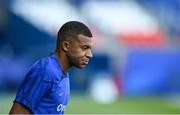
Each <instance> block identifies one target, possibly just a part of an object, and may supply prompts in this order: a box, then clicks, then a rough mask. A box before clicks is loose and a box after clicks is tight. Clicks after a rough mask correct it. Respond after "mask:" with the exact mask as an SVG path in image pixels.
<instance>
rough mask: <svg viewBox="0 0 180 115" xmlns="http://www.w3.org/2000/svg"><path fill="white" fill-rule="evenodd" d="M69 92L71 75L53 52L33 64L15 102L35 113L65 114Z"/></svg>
mask: <svg viewBox="0 0 180 115" xmlns="http://www.w3.org/2000/svg"><path fill="white" fill-rule="evenodd" d="M69 94H70V88H69V75H68V73H64V72H63V70H62V67H61V65H60V64H59V63H58V60H57V57H56V56H55V55H54V54H52V55H50V56H49V57H46V58H42V59H40V60H38V61H37V62H36V63H35V64H33V65H32V67H31V69H30V71H29V72H28V73H27V75H26V77H25V79H24V81H23V83H22V84H21V86H20V87H19V89H18V92H17V95H16V98H15V100H14V102H17V103H20V104H21V105H24V106H26V107H27V108H29V109H30V110H31V111H32V113H33V114H63V113H64V110H65V108H66V106H67V102H68V99H69Z"/></svg>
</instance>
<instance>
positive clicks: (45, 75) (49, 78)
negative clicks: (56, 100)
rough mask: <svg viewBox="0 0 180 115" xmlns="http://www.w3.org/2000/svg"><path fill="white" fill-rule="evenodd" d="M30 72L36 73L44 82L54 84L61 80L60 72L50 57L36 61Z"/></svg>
mask: <svg viewBox="0 0 180 115" xmlns="http://www.w3.org/2000/svg"><path fill="white" fill-rule="evenodd" d="M30 71H32V72H34V73H36V74H37V75H38V77H41V79H42V80H44V81H45V82H56V81H59V80H60V79H61V76H62V70H61V69H60V68H59V67H58V64H57V62H56V60H54V59H53V58H52V57H51V56H48V57H44V58H41V59H39V60H37V61H36V62H35V63H34V64H33V65H32V67H31V69H30Z"/></svg>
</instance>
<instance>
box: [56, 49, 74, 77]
mask: <svg viewBox="0 0 180 115" xmlns="http://www.w3.org/2000/svg"><path fill="white" fill-rule="evenodd" d="M55 55H56V57H57V59H58V62H59V64H60V65H61V67H62V69H63V71H64V72H65V73H66V72H68V70H69V69H70V68H71V66H70V64H69V61H68V58H67V57H66V55H65V53H64V52H62V51H58V50H56V51H55Z"/></svg>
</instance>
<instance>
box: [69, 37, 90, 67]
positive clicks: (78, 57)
mask: <svg viewBox="0 0 180 115" xmlns="http://www.w3.org/2000/svg"><path fill="white" fill-rule="evenodd" d="M92 56H93V55H92V39H91V38H90V37H87V36H84V35H82V34H80V35H78V37H77V38H76V39H75V40H73V41H72V42H70V48H69V52H68V58H69V62H70V65H71V66H76V67H78V68H84V67H85V66H86V65H87V64H88V62H89V59H90V58H92Z"/></svg>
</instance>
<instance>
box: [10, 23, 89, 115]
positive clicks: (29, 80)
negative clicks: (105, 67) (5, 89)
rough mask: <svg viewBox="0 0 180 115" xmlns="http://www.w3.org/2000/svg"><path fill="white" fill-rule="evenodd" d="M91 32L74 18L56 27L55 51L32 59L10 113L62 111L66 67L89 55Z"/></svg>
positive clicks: (77, 64) (81, 62)
mask: <svg viewBox="0 0 180 115" xmlns="http://www.w3.org/2000/svg"><path fill="white" fill-rule="evenodd" d="M91 38H92V34H91V31H90V30H89V28H88V27H87V26H86V25H85V24H83V23H81V22H78V21H70V22H67V23H65V24H64V25H63V26H62V27H61V28H60V30H59V31H58V36H57V46H56V49H55V52H54V53H53V54H51V55H50V56H48V57H44V58H42V59H40V60H38V61H36V62H35V63H34V64H33V65H32V67H31V69H30V71H29V72H28V73H27V74H26V76H25V79H24V81H23V83H22V84H21V86H20V87H19V89H18V92H17V95H16V98H15V100H14V104H13V106H12V108H11V110H10V114H63V113H64V110H65V109H66V106H67V102H68V99H69V93H70V89H69V75H68V70H69V69H70V68H71V67H73V66H75V67H78V68H84V67H85V65H87V64H88V62H89V59H90V58H92V39H91Z"/></svg>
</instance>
